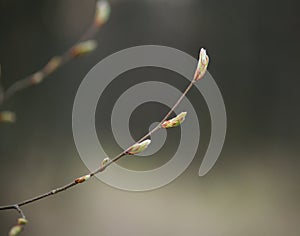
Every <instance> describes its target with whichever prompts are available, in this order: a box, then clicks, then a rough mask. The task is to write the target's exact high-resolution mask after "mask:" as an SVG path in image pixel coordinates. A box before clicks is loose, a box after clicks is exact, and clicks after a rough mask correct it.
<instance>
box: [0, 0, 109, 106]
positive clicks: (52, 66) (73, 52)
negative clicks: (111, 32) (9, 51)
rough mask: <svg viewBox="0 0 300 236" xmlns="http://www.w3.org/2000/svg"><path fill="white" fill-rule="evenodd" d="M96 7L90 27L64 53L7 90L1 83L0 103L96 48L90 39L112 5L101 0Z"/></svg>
mask: <svg viewBox="0 0 300 236" xmlns="http://www.w3.org/2000/svg"><path fill="white" fill-rule="evenodd" d="M95 9H96V10H95V17H94V20H93V22H92V24H91V25H90V27H89V28H88V29H87V30H86V32H85V33H84V34H83V35H82V36H81V37H80V39H79V40H78V41H77V42H76V43H74V44H73V45H72V46H71V47H70V48H69V49H67V50H66V51H65V52H64V53H62V54H61V55H60V56H54V57H52V58H51V59H50V60H49V61H48V63H46V65H44V66H43V67H42V68H41V69H40V70H38V71H36V72H35V73H33V74H31V75H28V76H26V77H25V78H23V79H20V80H18V81H16V82H15V83H13V84H12V85H11V86H10V87H9V88H7V89H6V90H4V89H3V87H1V85H0V105H2V104H3V103H4V102H5V101H7V100H8V99H10V98H12V97H13V96H14V95H15V94H16V93H17V92H19V91H21V90H24V89H26V88H28V87H31V86H33V85H37V84H39V83H41V82H42V81H43V80H44V79H46V78H47V77H48V76H49V75H51V74H52V73H53V72H55V71H56V70H57V69H58V68H59V67H61V66H63V65H65V64H66V63H68V62H70V61H71V60H72V59H74V58H77V57H79V56H81V55H84V54H87V53H89V52H91V51H93V50H94V49H95V48H96V46H97V42H96V41H95V40H90V39H91V38H93V37H94V36H95V34H96V33H97V31H98V29H99V28H100V27H101V26H102V25H103V24H104V23H105V22H106V21H107V20H108V17H109V14H110V6H109V4H108V2H107V1H105V0H102V1H101V0H99V1H97V3H96V7H95ZM1 88H2V90H1Z"/></svg>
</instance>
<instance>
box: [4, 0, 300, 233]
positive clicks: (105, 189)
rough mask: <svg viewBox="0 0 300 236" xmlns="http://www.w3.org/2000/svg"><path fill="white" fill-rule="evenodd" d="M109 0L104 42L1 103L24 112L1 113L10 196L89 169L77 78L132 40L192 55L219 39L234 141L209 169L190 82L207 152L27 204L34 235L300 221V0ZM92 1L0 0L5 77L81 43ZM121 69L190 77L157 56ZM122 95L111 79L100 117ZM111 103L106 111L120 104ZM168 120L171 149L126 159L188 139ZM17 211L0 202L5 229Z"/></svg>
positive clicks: (215, 67) (291, 229) (234, 228)
mask: <svg viewBox="0 0 300 236" xmlns="http://www.w3.org/2000/svg"><path fill="white" fill-rule="evenodd" d="M110 3H111V7H112V12H111V16H110V19H109V21H108V23H107V24H105V25H104V26H103V28H102V29H100V31H99V33H97V34H96V36H95V38H96V39H97V40H98V42H99V47H98V48H97V49H96V51H94V52H92V53H91V54H89V55H87V56H86V57H84V58H79V59H76V60H74V61H72V62H70V63H69V64H67V65H66V66H64V67H62V68H60V69H59V70H58V71H56V72H55V73H54V74H53V75H51V76H50V77H49V78H48V79H47V80H45V82H43V83H41V84H39V85H38V86H36V87H32V88H29V89H27V90H24V91H22V92H20V93H18V94H17V95H16V96H15V97H14V98H13V99H11V100H9V101H8V102H7V103H5V104H4V105H3V106H1V110H12V111H15V112H16V115H17V121H16V122H15V123H13V124H6V123H0V163H1V164H0V205H4V204H9V203H15V202H18V201H21V200H24V199H27V198H30V197H32V196H35V195H37V194H40V193H43V192H46V191H48V190H50V189H52V188H55V187H58V186H61V185H64V184H66V183H68V182H70V181H71V180H72V179H73V178H75V177H77V176H80V175H82V174H85V173H86V172H87V171H88V170H87V168H86V167H85V165H84V164H83V162H82V161H81V159H80V157H79V155H78V153H77V150H76V147H75V144H74V141H73V135H72V122H71V119H72V106H73V100H74V97H75V94H76V91H77V89H78V87H79V85H80V82H81V81H82V79H83V78H84V76H85V75H86V74H87V72H88V71H89V70H90V69H91V68H92V67H93V66H94V65H95V64H96V63H98V62H99V61H100V60H101V59H103V58H105V57H106V56H108V55H110V54H112V53H114V52H117V51H119V50H122V49H125V48H128V47H132V46H137V45H143V44H157V45H165V46H169V47H174V48H177V49H179V50H182V51H184V52H186V53H188V54H190V55H192V56H194V57H195V58H197V57H198V53H199V48H200V47H205V48H206V49H207V50H208V54H209V56H210V58H211V60H210V65H209V71H210V73H211V74H212V75H213V77H214V79H215V80H216V82H217V84H218V86H219V88H220V90H221V92H222V94H223V98H224V102H225V105H226V109H227V116H228V130H227V137H226V141H225V145H224V148H223V151H222V153H221V156H220V158H219V160H218V161H217V163H216V165H215V166H214V168H213V169H212V170H211V171H210V172H209V173H208V174H207V175H205V176H204V177H199V176H198V169H199V166H200V163H201V161H202V158H203V155H204V153H205V149H206V148H207V144H208V141H209V134H210V128H209V124H210V122H209V112H208V110H207V107H206V104H205V102H204V101H203V99H202V100H201V99H199V94H197V91H196V90H192V91H191V93H190V94H189V99H191V101H193V99H194V101H193V102H192V103H193V104H195V109H196V110H197V114H198V115H199V119H200V123H201V127H203V129H202V130H201V132H202V134H201V135H202V138H201V141H200V145H199V150H198V153H197V156H196V157H195V159H194V160H193V162H192V164H191V165H190V166H189V168H188V169H187V170H186V171H185V172H184V173H183V174H182V175H181V176H180V177H179V178H177V179H176V180H175V181H173V182H172V183H170V184H168V185H167V186H165V187H163V188H160V189H157V190H154V191H148V192H127V191H121V190H118V189H115V188H112V187H110V186H107V185H106V184H104V183H102V182H101V181H99V180H97V179H93V180H91V181H90V182H89V183H87V184H84V185H82V186H78V187H76V188H74V189H71V190H69V191H67V192H64V193H62V194H59V195H56V196H54V197H50V198H47V199H44V200H42V201H40V202H36V203H34V204H31V205H27V206H24V207H23V210H24V211H25V213H26V216H27V218H28V220H29V224H28V225H27V226H26V229H25V231H24V232H23V235H31V236H35V235H44V236H48V235H49V236H50V235H51V236H52V235H76V236H77V235H78V236H79V235H116V236H117V235H145V236H148V235H149V236H150V235H157V236H163V235H164V236H165V235H183V234H184V235H195V236H196V235H211V236H221V235H222V236H223V235H230V236H240V235H243V236H247V235H249V236H250V235H274V236H279V235H290V236H293V235H295V236H296V235H299V234H300V228H299V220H300V204H299V199H300V187H299V186H300V185H299V180H300V172H299V168H300V160H299V151H300V148H299V140H300V139H299V138H300V125H299V120H300V110H299V99H300V96H299V85H300V82H299V73H298V69H299V62H300V59H299V53H300V45H299V42H300V32H299V29H300V16H299V10H300V9H299V5H300V4H299V2H297V1H290V0H287V1H284V2H282V1H270V0H263V1H255V0H244V1H216V0H210V1H204V0H112V1H110ZM94 9H95V2H94V1H90V0H89V1H80V0H72V1H71V0H61V1H58V0H52V1H50V0H40V1H33V0H26V1H16V0H9V1H8V0H1V1H0V28H1V37H0V52H1V53H0V63H1V67H2V80H3V84H4V86H5V87H8V86H9V85H11V84H12V83H13V82H14V81H17V80H18V79H20V78H23V77H24V76H26V75H29V74H31V73H33V72H35V71H37V70H38V69H40V68H41V67H42V66H43V65H44V64H45V63H46V62H47V61H48V60H49V59H50V58H51V57H52V56H54V55H57V54H60V53H62V52H64V50H65V49H66V48H68V47H70V46H71V45H72V44H74V42H76V41H77V39H78V38H79V37H80V36H81V35H82V33H83V32H84V31H85V30H86V28H88V26H89V25H90V24H91V22H92V21H93V14H94ZM122 76H123V77H124V78H128V80H129V84H130V80H131V82H132V83H133V81H134V80H135V79H136V78H140V77H143V78H144V79H145V80H149V79H153V78H155V79H157V80H159V81H163V82H166V83H172V81H177V82H174V84H175V85H176V87H178V89H181V90H184V87H185V86H186V85H187V81H186V80H184V79H183V78H181V77H180V76H179V75H177V74H175V73H173V72H170V71H166V70H163V69H158V68H143V69H137V70H133V71H129V72H126V73H125V74H124V75H122ZM126 86H129V85H125V84H124V85H122V86H121V85H116V84H113V83H112V84H111V86H110V87H109V89H113V90H111V91H115V89H119V90H120V91H125V90H126ZM122 89H123V90H122ZM120 93H121V92H120ZM114 99H115V98H111V97H109V90H107V92H106V96H104V97H103V101H102V103H99V104H98V109H97V114H96V117H100V113H101V109H100V108H99V106H109V105H113V102H114V101H113V100H114ZM195 99H199V101H195ZM174 101H175V98H174ZM154 108H155V109H156V110H155V112H156V113H155V114H156V115H157V114H158V115H159V114H163V113H164V112H165V111H166V110H167V108H166V107H165V106H163V105H161V104H146V105H145V106H141V107H139V109H137V110H136V112H135V113H134V114H133V118H132V119H133V121H136V122H133V125H131V127H130V130H131V132H132V135H133V136H134V137H135V138H139V137H140V136H141V135H142V134H144V133H145V131H146V130H148V128H149V122H150V120H149V119H148V120H147V122H143V120H142V118H143V117H145V116H147V117H149V116H150V115H151V114H153V112H151V111H153V109H154ZM149 111H150V112H149ZM105 116H108V117H106V118H104V119H107V120H109V114H106V115H105ZM158 117H159V116H153V117H152V118H153V119H154V120H151V122H154V121H157V119H159V118H158ZM99 119H100V118H99ZM151 122H150V123H151ZM104 123H105V122H104ZM145 123H146V124H145ZM101 124H103V122H97V124H96V126H97V131H98V135H99V140H100V141H101V143H103V145H104V146H105V147H106V149H107V152H108V153H110V154H111V155H114V154H116V153H118V152H119V151H120V147H119V146H118V145H117V144H116V143H115V141H114V140H113V137H112V135H111V128H110V127H108V126H106V125H101ZM170 132H174V135H170V136H171V138H169V137H168V138H169V139H170V140H169V145H165V146H164V152H162V153H161V154H160V155H158V156H156V157H153V158H152V157H151V158H149V159H138V160H137V159H136V158H134V159H129V158H126V157H125V158H124V159H123V160H121V161H120V163H119V164H120V165H123V166H126V167H127V168H132V169H138V170H139V169H140V170H142V169H151V168H154V167H157V166H159V165H161V164H163V163H164V162H165V161H167V160H168V158H170V156H171V154H172V152H174V146H173V145H172V144H176V142H178V135H177V134H178V132H180V130H179V131H178V130H177V131H170ZM176 132H177V134H176ZM175 149H176V147H175ZM168 153H169V154H168ZM103 158H104V157H99V161H100V160H102V159H103ZM17 217H18V215H17V213H16V212H15V211H1V212H0V234H1V235H6V234H7V232H8V230H9V228H10V227H11V226H12V225H14V224H15V221H16V218H17Z"/></svg>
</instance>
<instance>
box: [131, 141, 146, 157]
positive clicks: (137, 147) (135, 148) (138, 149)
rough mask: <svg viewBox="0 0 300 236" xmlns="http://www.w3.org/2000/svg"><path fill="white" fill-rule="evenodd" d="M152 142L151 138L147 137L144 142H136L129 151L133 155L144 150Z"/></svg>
mask: <svg viewBox="0 0 300 236" xmlns="http://www.w3.org/2000/svg"><path fill="white" fill-rule="evenodd" d="M150 143H151V140H150V139H146V140H145V141H143V142H140V143H136V144H134V145H132V146H131V147H130V148H129V149H128V151H127V153H128V154H131V155H134V154H138V153H140V152H142V151H144V150H145V149H146V148H147V147H148V146H149V144H150Z"/></svg>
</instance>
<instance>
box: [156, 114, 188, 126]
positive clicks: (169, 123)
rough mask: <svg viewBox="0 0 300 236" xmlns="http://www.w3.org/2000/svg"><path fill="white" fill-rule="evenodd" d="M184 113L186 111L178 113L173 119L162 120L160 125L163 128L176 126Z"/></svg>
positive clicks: (183, 116)
mask: <svg viewBox="0 0 300 236" xmlns="http://www.w3.org/2000/svg"><path fill="white" fill-rule="evenodd" d="M186 114H187V112H181V113H180V114H179V115H177V116H176V117H174V118H173V119H171V120H166V121H165V122H163V123H162V125H161V127H162V128H164V129H168V128H172V127H176V126H178V125H180V124H181V123H182V122H183V121H184V119H185V116H186Z"/></svg>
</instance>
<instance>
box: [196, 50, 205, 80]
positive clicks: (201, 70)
mask: <svg viewBox="0 0 300 236" xmlns="http://www.w3.org/2000/svg"><path fill="white" fill-rule="evenodd" d="M208 62H209V57H208V55H207V54H206V50H205V49H204V48H201V50H200V53H199V61H198V65H197V69H196V71H195V75H194V80H195V81H197V80H200V79H202V78H203V77H204V75H205V72H206V70H207V66H208Z"/></svg>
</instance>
